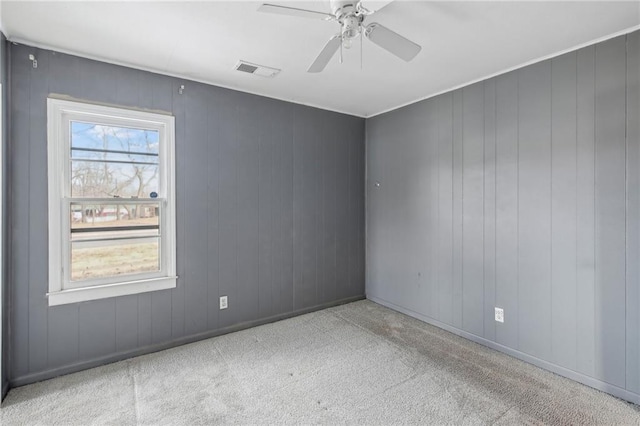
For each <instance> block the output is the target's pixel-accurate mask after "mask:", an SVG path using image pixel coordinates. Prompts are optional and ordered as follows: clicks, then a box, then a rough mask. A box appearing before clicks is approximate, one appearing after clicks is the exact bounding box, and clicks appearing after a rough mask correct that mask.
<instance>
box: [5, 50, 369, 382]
mask: <svg viewBox="0 0 640 426" xmlns="http://www.w3.org/2000/svg"><path fill="white" fill-rule="evenodd" d="M9 49H10V51H11V52H12V55H13V56H15V58H16V60H15V61H12V69H11V73H12V75H13V79H12V87H11V91H12V93H13V102H12V105H11V114H12V116H13V120H12V122H13V126H12V129H13V130H12V134H11V147H10V148H11V149H10V158H9V159H8V163H10V164H11V165H12V167H11V168H10V176H9V179H8V181H9V182H10V189H11V191H10V192H11V193H12V194H13V195H12V196H13V198H12V202H11V203H10V204H9V205H8V209H9V222H10V224H9V225H10V229H11V241H10V244H11V252H10V254H9V257H10V259H9V262H8V269H9V274H10V280H9V282H10V283H11V286H12V287H11V289H10V292H9V293H10V295H11V296H10V297H11V301H10V303H11V308H12V309H11V313H10V315H11V318H10V322H11V336H10V339H11V341H10V344H9V345H8V348H10V353H9V354H8V357H9V358H10V364H11V370H10V371H9V379H10V381H11V382H12V383H13V384H14V385H15V384H23V383H28V382H30V381H34V380H39V379H42V378H46V377H50V376H52V375H55V374H58V373H57V372H59V371H60V369H69V368H71V369H79V368H82V367H81V366H82V365H86V363H90V362H95V361H96V360H97V359H102V360H109V359H118V358H120V357H122V356H124V355H123V354H126V353H127V352H130V353H134V352H140V351H146V350H153V348H157V347H158V345H170V344H172V343H175V344H178V343H180V342H184V341H185V340H188V339H191V338H196V336H202V335H203V333H205V334H212V335H213V334H216V333H219V332H222V330H224V329H228V327H232V326H236V327H239V326H242V325H243V324H251V323H252V322H255V321H265V320H268V319H270V318H273V317H274V316H275V317H278V316H285V315H291V314H293V313H295V312H296V311H297V310H300V309H309V308H311V309H313V308H314V307H317V306H319V305H320V304H332V303H337V302H339V301H341V300H344V299H347V298H350V299H356V298H359V297H362V296H363V295H364V164H365V159H364V120H363V119H361V118H356V117H351V116H347V115H343V114H338V113H333V112H327V111H322V110H318V109H314V108H309V107H304V106H301V105H295V104H290V103H286V102H282V101H277V100H273V99H267V98H262V97H259V96H254V95H249V94H246V93H239V92H234V91H231V90H227V89H222V88H218V87H213V86H208V85H205V84H201V83H196V82H190V81H184V80H179V79H176V78H172V77H167V76H162V75H157V74H151V73H148V72H144V71H140V70H133V69H128V68H124V67H119V66H115V65H110V64H104V63H100V62H96V61H91V60H87V59H83V58H78V57H74V56H69V55H66V54H61V53H56V52H49V51H43V50H36V49H34V48H31V47H28V46H18V45H14V46H10V47H9ZM29 53H36V54H37V56H38V62H39V66H38V68H37V69H34V68H32V65H31V62H30V61H29V60H28V54H29ZM183 85H184V90H183V91H182V92H183V93H180V88H181V86H183ZM51 93H55V94H58V95H65V96H72V97H75V98H79V99H85V100H88V101H92V102H98V103H108V104H115V105H122V106H125V107H132V108H141V109H147V110H149V109H150V110H160V111H168V112H170V113H172V114H173V115H174V117H175V124H176V147H175V149H176V163H175V164H176V194H175V195H176V210H177V211H176V225H177V241H176V244H177V247H176V250H177V259H176V260H177V274H178V277H179V278H178V285H177V287H176V288H175V289H171V290H163V291H159V292H153V293H142V294H138V295H131V296H123V297H118V298H112V299H102V300H96V301H89V302H83V303H77V304H69V305H61V306H55V307H51V308H50V307H48V304H47V300H46V297H45V293H46V291H47V276H48V271H47V269H46V262H42V259H46V256H47V253H46V247H47V244H46V229H47V226H49V225H48V223H47V217H46V211H47V204H46V203H47V200H46V173H47V171H46V155H47V145H46V143H47V141H46V98H47V96H49V94H51ZM294 219H295V222H294ZM355 240H357V241H355ZM294 266H295V267H294ZM294 288H295V294H294ZM221 295H226V296H228V297H229V308H228V309H226V310H220V309H219V306H218V302H219V299H218V298H219V296H221ZM294 301H295V303H294Z"/></svg>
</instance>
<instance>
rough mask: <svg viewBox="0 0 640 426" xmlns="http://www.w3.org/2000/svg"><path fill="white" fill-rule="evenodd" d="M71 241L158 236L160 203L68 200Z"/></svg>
mask: <svg viewBox="0 0 640 426" xmlns="http://www.w3.org/2000/svg"><path fill="white" fill-rule="evenodd" d="M70 209H71V211H70V218H69V220H70V223H71V240H72V241H80V240H88V239H105V238H109V239H114V238H134V237H149V236H158V235H159V229H160V226H159V225H160V205H159V203H150V204H149V203H139V204H131V203H129V204H117V205H116V204H103V203H71V208H70Z"/></svg>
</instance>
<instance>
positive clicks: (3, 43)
mask: <svg viewBox="0 0 640 426" xmlns="http://www.w3.org/2000/svg"><path fill="white" fill-rule="evenodd" d="M7 48H8V44H7V39H6V38H5V36H4V34H2V33H1V32H0V84H2V98H0V103H2V108H1V109H2V120H1V121H2V128H0V152H2V155H1V158H2V166H1V167H0V173H2V185H3V187H2V200H1V202H2V207H1V208H0V209H1V210H0V214H2V217H3V220H2V235H3V237H2V240H1V242H0V244H2V250H1V251H2V259H1V262H0V263H1V264H2V268H0V286H1V287H2V288H1V289H0V303H1V304H2V318H1V321H2V324H1V325H0V328H1V329H2V333H1V337H0V338H1V339H2V362H1V363H0V386H1V391H0V392H1V393H2V395H1V396H0V398H4V396H5V394H6V392H7V391H8V390H9V380H8V375H7V365H8V364H7V360H8V358H9V357H8V348H9V342H8V336H9V329H8V324H9V321H8V318H9V317H8V312H9V309H8V308H9V305H8V303H7V294H9V293H8V291H7V282H8V280H7V274H6V272H7V268H6V265H7V254H8V252H9V250H8V247H7V244H6V241H7V239H6V238H5V237H4V236H5V235H7V227H8V222H7V220H6V217H7V203H6V201H5V200H6V196H7V186H6V182H7V174H6V173H7V170H6V164H7V151H6V147H7V140H8V128H9V111H8V109H9V108H8V105H9V103H8V102H7V100H8V99H9V87H8V85H7V82H8V81H9V72H8V70H9V54H8V49H7Z"/></svg>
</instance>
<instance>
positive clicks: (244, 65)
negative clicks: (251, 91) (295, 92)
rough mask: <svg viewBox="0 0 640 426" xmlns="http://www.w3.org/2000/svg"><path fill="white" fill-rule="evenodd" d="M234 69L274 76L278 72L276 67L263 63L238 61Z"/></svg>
mask: <svg viewBox="0 0 640 426" xmlns="http://www.w3.org/2000/svg"><path fill="white" fill-rule="evenodd" d="M234 69H235V70H237V71H240V72H246V73H248V74H253V75H259V76H260V77H274V76H275V75H276V74H278V73H279V72H280V70H279V69H277V68H271V67H266V66H264V65H258V64H252V63H251V62H246V61H242V60H241V61H238V63H237V64H236V66H235V67H234Z"/></svg>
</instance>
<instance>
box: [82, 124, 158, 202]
mask: <svg viewBox="0 0 640 426" xmlns="http://www.w3.org/2000/svg"><path fill="white" fill-rule="evenodd" d="M158 153H159V132H158V131H157V130H145V129H134V128H125V127H115V126H104V125H100V124H95V123H83V122H77V121H72V122H71V181H72V182H71V186H72V196H73V197H91V198H111V197H120V198H149V197H150V194H151V193H152V192H156V193H157V192H158V189H159V188H158V173H159V168H158Z"/></svg>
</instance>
